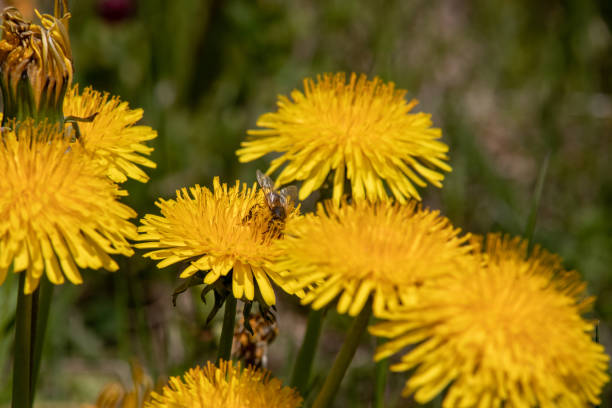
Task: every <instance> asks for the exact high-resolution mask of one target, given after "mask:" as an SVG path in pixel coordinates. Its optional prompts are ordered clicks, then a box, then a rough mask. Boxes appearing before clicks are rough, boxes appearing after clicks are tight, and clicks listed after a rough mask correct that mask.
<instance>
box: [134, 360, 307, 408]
mask: <svg viewBox="0 0 612 408" xmlns="http://www.w3.org/2000/svg"><path fill="white" fill-rule="evenodd" d="M219 366H220V367H216V366H215V365H213V364H212V363H210V362H208V365H207V366H206V367H205V368H200V367H196V368H192V369H190V370H189V371H187V372H186V373H185V374H184V375H183V378H182V379H181V378H179V377H172V378H170V381H169V383H168V385H166V386H165V387H164V389H163V391H162V393H161V394H158V393H156V392H153V393H152V400H151V401H150V402H147V403H146V404H145V407H148V408H165V407H167V408H179V407H185V408H187V407H189V408H191V407H193V408H217V407H225V408H243V407H250V408H296V407H299V406H300V405H301V403H302V397H300V396H299V394H298V393H297V392H296V391H295V390H293V389H292V388H289V387H283V386H282V383H281V381H280V380H278V379H277V378H273V377H272V376H271V375H270V373H269V372H268V371H265V370H256V369H254V368H252V367H249V368H246V369H244V370H241V369H240V363H238V364H237V365H232V362H231V361H221V362H220V363H219Z"/></svg>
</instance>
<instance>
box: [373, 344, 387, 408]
mask: <svg viewBox="0 0 612 408" xmlns="http://www.w3.org/2000/svg"><path fill="white" fill-rule="evenodd" d="M385 341H386V339H384V338H382V337H378V338H377V341H376V343H377V344H376V345H377V346H378V347H380V346H381V345H382V344H384V343H385ZM375 370H376V371H375V383H374V408H384V406H385V388H386V386H387V373H388V372H389V359H388V358H385V359H383V360H380V361H379V362H377V363H376V369H375Z"/></svg>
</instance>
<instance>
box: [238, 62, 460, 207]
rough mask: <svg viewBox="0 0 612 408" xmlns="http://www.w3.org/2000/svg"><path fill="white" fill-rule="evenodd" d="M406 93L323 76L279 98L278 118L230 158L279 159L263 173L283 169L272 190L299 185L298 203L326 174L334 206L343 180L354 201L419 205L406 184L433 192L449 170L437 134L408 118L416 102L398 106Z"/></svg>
mask: <svg viewBox="0 0 612 408" xmlns="http://www.w3.org/2000/svg"><path fill="white" fill-rule="evenodd" d="M405 94H406V91H404V90H398V89H395V85H394V84H393V83H392V82H390V83H388V84H385V83H383V82H382V81H381V80H380V79H379V78H374V79H373V80H368V79H367V78H366V76H365V75H361V76H360V77H357V75H356V74H352V75H351V76H350V79H349V81H348V83H347V82H346V78H345V75H344V74H342V73H338V74H325V75H323V76H318V77H317V81H316V82H315V81H313V80H312V79H305V80H304V92H301V91H298V90H294V91H293V92H292V93H291V99H289V98H287V97H285V96H280V97H279V101H278V111H277V112H273V113H266V114H264V115H262V116H261V117H260V118H259V120H258V121H257V125H258V126H259V127H261V128H263V129H257V130H250V131H249V132H248V134H249V135H250V138H249V139H248V140H247V141H246V142H243V143H242V148H241V149H240V150H238V151H237V152H236V153H237V154H238V157H239V160H240V161H241V162H248V161H251V160H255V159H257V158H259V157H262V156H264V155H266V154H268V153H272V152H278V153H281V155H280V157H278V158H277V159H274V160H273V161H272V163H271V166H270V168H269V170H268V173H272V172H274V171H275V170H276V169H278V168H279V167H280V166H281V165H283V164H285V163H286V164H287V165H286V166H285V168H284V169H283V170H282V171H281V172H280V174H279V176H278V179H277V180H276V182H277V184H278V185H280V184H287V183H290V182H292V181H294V180H303V181H304V182H303V184H302V187H301V189H300V193H299V194H300V195H299V197H300V200H303V199H305V198H306V197H307V196H308V195H310V193H312V192H313V191H314V190H316V189H318V188H319V187H320V186H321V185H322V184H323V182H325V180H326V178H327V176H328V174H329V173H330V172H332V171H333V172H334V179H333V198H334V202H335V203H336V204H338V203H339V202H340V199H341V197H342V195H343V192H344V181H345V177H346V178H348V180H350V184H351V190H352V197H353V198H354V199H355V200H362V199H366V198H367V199H368V200H369V201H374V200H377V199H383V198H386V197H387V192H386V190H385V185H384V183H383V182H385V183H386V185H387V187H388V188H389V189H390V190H391V191H392V193H393V195H394V196H395V198H396V199H397V200H398V201H400V202H402V203H403V202H405V201H406V198H409V197H414V198H420V196H419V193H418V191H417V190H416V188H415V187H414V184H416V185H418V186H421V187H424V186H425V185H426V183H427V182H429V183H431V184H433V185H435V186H437V187H441V186H442V184H441V181H442V180H443V179H444V175H443V174H442V173H440V172H439V171H438V169H440V170H444V171H450V170H451V168H450V166H449V165H448V164H446V163H445V160H447V156H446V152H447V151H448V146H446V145H445V144H444V143H442V142H440V141H439V140H438V139H439V138H440V136H441V132H440V129H435V128H431V125H432V122H431V118H430V116H431V115H429V114H425V113H410V111H411V110H412V108H413V107H414V106H415V105H416V104H417V103H418V102H417V101H416V100H412V101H410V102H408V103H407V102H406V100H405V99H404V96H405Z"/></svg>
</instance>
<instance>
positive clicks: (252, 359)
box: [232, 314, 278, 368]
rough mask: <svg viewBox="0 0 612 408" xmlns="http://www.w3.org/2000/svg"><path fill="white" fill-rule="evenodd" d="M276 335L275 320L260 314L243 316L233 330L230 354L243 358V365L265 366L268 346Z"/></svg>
mask: <svg viewBox="0 0 612 408" xmlns="http://www.w3.org/2000/svg"><path fill="white" fill-rule="evenodd" d="M245 322H247V324H248V327H247V325H246V324H245ZM277 335H278V326H277V324H276V321H275V320H270V319H266V318H265V317H264V316H262V315H261V314H254V315H251V314H250V315H248V316H247V318H246V319H245V317H244V316H243V317H242V318H241V319H240V321H239V323H238V325H237V326H236V328H235V330H234V341H233V343H232V355H233V356H234V357H236V358H237V359H238V360H243V361H244V364H245V366H248V365H252V366H254V367H255V368H260V367H263V368H266V365H267V362H268V346H269V344H270V343H272V342H273V341H274V339H275V338H276V336H277Z"/></svg>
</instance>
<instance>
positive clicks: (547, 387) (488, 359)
mask: <svg viewBox="0 0 612 408" xmlns="http://www.w3.org/2000/svg"><path fill="white" fill-rule="evenodd" d="M474 265H475V267H474V268H473V269H472V270H465V271H462V272H459V273H456V274H454V275H449V276H448V277H447V278H445V279H443V280H441V281H440V284H439V285H437V286H435V287H432V288H430V290H428V292H427V296H423V298H422V299H423V300H422V302H421V303H420V304H419V305H418V307H416V308H411V309H404V310H401V309H398V310H396V311H395V312H393V313H391V314H390V315H389V316H388V319H389V320H390V321H388V322H384V323H381V324H378V325H376V326H374V327H371V328H370V332H371V333H373V334H375V335H378V336H384V337H391V338H393V340H391V341H389V342H387V343H385V344H384V345H383V346H381V347H380V348H379V349H378V350H377V353H376V356H375V359H376V360H380V359H383V358H385V357H388V356H389V355H391V354H393V353H395V352H396V351H398V350H399V349H401V348H402V347H404V346H408V345H414V347H413V348H412V349H411V350H410V351H409V352H408V353H407V354H406V355H404V356H403V357H402V358H401V362H400V363H398V364H395V365H394V366H392V367H391V369H392V370H394V371H404V370H410V369H415V371H414V373H413V375H412V376H411V378H410V379H409V380H408V381H407V383H406V388H405V389H404V395H409V394H413V393H414V397H415V399H416V401H418V402H420V403H425V402H427V401H430V400H431V399H433V398H434V397H435V396H436V394H438V393H440V392H441V391H442V390H444V389H445V388H447V387H448V390H447V392H446V396H445V398H444V401H443V404H442V406H443V407H468V406H469V407H472V406H478V407H483V408H486V407H501V406H504V407H535V406H540V407H586V406H589V404H598V403H599V393H600V392H601V388H602V386H603V385H604V384H605V383H606V382H607V381H608V375H607V374H606V369H607V366H608V364H607V362H608V357H607V356H606V355H605V354H604V350H603V347H602V346H601V345H599V344H597V343H595V342H594V341H593V340H592V334H593V329H594V327H593V326H594V324H593V323H592V322H589V321H586V320H584V319H583V318H582V317H581V313H582V312H584V311H585V310H586V309H587V307H588V306H589V304H590V302H591V301H592V299H588V298H585V297H584V296H583V292H584V289H585V284H584V283H582V282H581V281H580V279H579V278H578V277H577V274H576V273H575V272H568V271H566V270H564V269H563V267H562V266H561V262H560V259H559V258H558V257H557V256H555V255H553V254H550V253H548V252H546V251H544V250H542V249H541V248H535V250H534V251H533V252H532V254H531V256H529V257H527V244H526V242H525V241H522V240H521V239H519V238H515V239H510V238H507V237H505V238H502V237H500V236H499V235H489V236H488V237H487V250H486V251H485V252H484V256H483V257H482V263H480V264H477V263H474Z"/></svg>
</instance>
